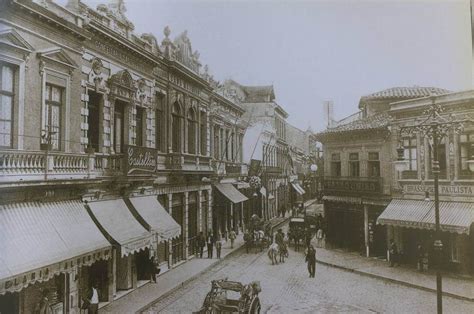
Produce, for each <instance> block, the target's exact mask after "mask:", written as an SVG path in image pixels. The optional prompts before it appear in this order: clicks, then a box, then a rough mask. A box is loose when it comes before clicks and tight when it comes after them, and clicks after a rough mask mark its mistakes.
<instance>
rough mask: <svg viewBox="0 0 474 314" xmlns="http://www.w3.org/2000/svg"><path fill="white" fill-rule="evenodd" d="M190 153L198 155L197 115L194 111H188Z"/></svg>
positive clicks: (191, 109)
mask: <svg viewBox="0 0 474 314" xmlns="http://www.w3.org/2000/svg"><path fill="white" fill-rule="evenodd" d="M187 118H188V153H190V154H196V114H195V113H194V109H193V108H190V109H189V110H188V117H187Z"/></svg>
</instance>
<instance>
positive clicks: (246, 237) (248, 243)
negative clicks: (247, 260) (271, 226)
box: [244, 229, 253, 253]
mask: <svg viewBox="0 0 474 314" xmlns="http://www.w3.org/2000/svg"><path fill="white" fill-rule="evenodd" d="M252 240H253V236H252V234H251V233H250V231H249V230H248V229H247V230H245V233H244V241H245V250H246V251H247V253H248V252H249V251H250V248H251V246H252Z"/></svg>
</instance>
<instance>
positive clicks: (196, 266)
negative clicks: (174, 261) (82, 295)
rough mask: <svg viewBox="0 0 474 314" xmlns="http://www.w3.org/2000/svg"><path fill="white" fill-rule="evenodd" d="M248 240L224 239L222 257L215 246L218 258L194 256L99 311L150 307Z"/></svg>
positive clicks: (273, 221)
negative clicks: (155, 280) (231, 243)
mask: <svg viewBox="0 0 474 314" xmlns="http://www.w3.org/2000/svg"><path fill="white" fill-rule="evenodd" d="M287 219H289V218H274V219H271V220H270V222H271V225H272V228H276V227H278V226H280V225H282V224H284V223H285V222H286V221H287ZM243 246H244V240H243V233H241V232H240V233H239V235H237V238H236V239H235V242H234V248H233V249H231V248H230V240H228V241H227V242H225V241H224V243H223V245H222V252H221V259H217V258H216V252H215V249H214V258H212V259H208V258H207V253H205V254H204V255H203V258H195V257H194V258H192V259H190V260H188V261H186V262H184V263H182V264H180V265H179V266H177V267H175V268H172V269H170V270H168V271H167V272H165V273H163V274H161V275H159V276H158V278H157V283H147V284H145V285H143V286H141V287H139V288H137V289H135V290H134V291H132V292H129V293H128V294H126V295H124V296H123V297H121V298H119V299H117V300H114V301H113V302H111V303H109V304H107V305H105V306H104V307H102V308H100V309H99V313H114V314H115V313H117V314H120V313H124V314H125V313H126V314H129V313H136V312H139V311H140V310H141V309H144V308H146V307H147V306H149V305H150V304H151V303H153V302H155V301H156V300H157V299H160V298H162V297H164V296H166V295H167V294H169V293H171V292H173V291H174V290H175V289H177V288H179V287H181V285H183V284H185V283H186V282H188V281H191V280H192V279H194V278H196V277H197V276H199V275H200V274H201V273H203V272H204V271H206V270H207V269H208V268H210V267H211V266H213V265H215V264H217V263H219V262H220V261H221V260H222V259H223V258H229V257H230V256H231V255H232V253H233V252H235V251H237V250H238V249H239V248H243Z"/></svg>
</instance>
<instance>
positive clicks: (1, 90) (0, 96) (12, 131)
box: [0, 60, 17, 148]
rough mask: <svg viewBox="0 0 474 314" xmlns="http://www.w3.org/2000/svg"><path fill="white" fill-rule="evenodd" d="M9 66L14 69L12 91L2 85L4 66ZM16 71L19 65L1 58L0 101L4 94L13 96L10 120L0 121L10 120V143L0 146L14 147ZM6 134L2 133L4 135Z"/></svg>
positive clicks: (4, 120)
mask: <svg viewBox="0 0 474 314" xmlns="http://www.w3.org/2000/svg"><path fill="white" fill-rule="evenodd" d="M4 67H8V68H10V70H11V71H12V78H11V79H12V88H11V91H8V90H4V89H3V86H2V81H3V68H4ZM16 73H17V66H15V65H12V64H11V63H8V62H4V61H1V60H0V102H1V98H2V97H3V96H5V97H10V98H11V103H10V120H7V119H2V118H0V122H7V121H8V122H9V123H10V130H9V132H10V139H9V142H10V145H1V144H0V148H13V133H14V130H15V128H14V122H15V121H14V120H15V97H16ZM0 105H2V104H0ZM4 135H6V134H1V136H2V137H3V136H4Z"/></svg>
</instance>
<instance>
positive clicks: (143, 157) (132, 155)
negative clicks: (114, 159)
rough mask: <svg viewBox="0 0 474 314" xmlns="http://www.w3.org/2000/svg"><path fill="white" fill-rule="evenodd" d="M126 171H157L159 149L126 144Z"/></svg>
mask: <svg viewBox="0 0 474 314" xmlns="http://www.w3.org/2000/svg"><path fill="white" fill-rule="evenodd" d="M125 151H126V152H127V153H126V168H127V169H126V172H127V174H132V173H134V172H140V171H145V172H155V171H156V167H157V157H158V155H157V154H158V150H156V149H154V148H147V147H138V146H126V147H125Z"/></svg>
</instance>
